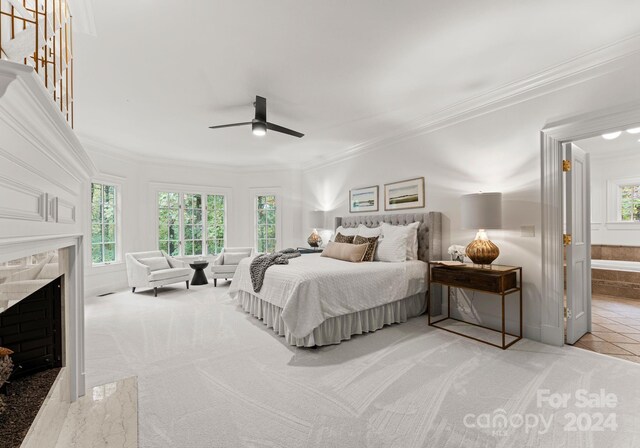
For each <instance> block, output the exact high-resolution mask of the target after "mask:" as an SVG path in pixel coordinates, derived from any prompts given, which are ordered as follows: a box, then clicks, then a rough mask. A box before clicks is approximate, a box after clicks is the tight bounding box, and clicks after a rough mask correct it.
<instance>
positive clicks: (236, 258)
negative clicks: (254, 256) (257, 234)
mask: <svg viewBox="0 0 640 448" xmlns="http://www.w3.org/2000/svg"><path fill="white" fill-rule="evenodd" d="M248 256H249V255H248V254H247V253H246V252H225V253H224V258H223V261H222V262H223V263H224V264H231V265H233V264H239V263H240V261H242V260H244V259H245V258H247V257H248Z"/></svg>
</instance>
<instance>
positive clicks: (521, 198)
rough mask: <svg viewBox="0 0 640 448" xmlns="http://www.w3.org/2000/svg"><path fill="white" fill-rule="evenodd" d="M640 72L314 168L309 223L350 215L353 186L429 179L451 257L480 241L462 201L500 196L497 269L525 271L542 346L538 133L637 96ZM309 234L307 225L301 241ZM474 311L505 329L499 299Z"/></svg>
mask: <svg viewBox="0 0 640 448" xmlns="http://www.w3.org/2000/svg"><path fill="white" fill-rule="evenodd" d="M637 71H638V70H637V69H625V70H624V71H617V72H610V73H608V74H606V75H604V76H602V77H599V78H595V79H590V80H588V81H585V82H583V83H577V84H576V85H572V86H568V87H566V88H563V89H560V90H558V91H553V92H551V93H547V94H545V95H541V96H539V97H535V98H534V99H530V100H528V101H525V102H518V100H517V98H514V99H513V101H512V102H513V103H515V104H513V105H511V106H509V107H507V108H503V109H501V110H496V111H494V112H492V113H488V114H486V115H483V116H480V117H477V118H473V119H470V120H467V121H462V122H459V123H455V124H452V125H450V126H448V127H444V128H440V129H436V130H434V131H432V132H429V133H425V134H422V135H418V136H414V137H407V138H404V139H398V141H397V142H396V143H394V144H389V145H385V146H380V147H377V148H375V149H373V150H371V151H368V152H366V153H363V154H361V155H357V156H355V157H353V158H350V159H347V160H343V161H340V162H337V163H333V164H331V165H328V166H324V167H320V168H314V169H309V170H307V171H305V173H304V176H303V198H305V200H304V201H303V215H302V216H303V218H306V217H307V216H308V213H307V212H308V211H309V210H314V209H323V210H327V211H328V214H329V215H330V218H333V217H334V216H341V215H346V214H348V203H347V199H348V192H349V189H350V188H354V187H360V186H369V185H376V184H378V185H380V186H381V191H382V186H383V184H384V183H387V182H393V181H398V180H403V179H409V178H413V177H417V176H424V177H425V179H426V209H425V210H427V211H429V210H434V211H441V212H443V213H444V216H445V222H444V231H445V235H444V249H445V250H446V248H447V247H448V245H449V244H467V243H468V242H469V241H471V240H472V239H473V237H474V233H475V232H474V231H473V230H463V229H461V228H460V201H459V198H460V196H461V195H463V194H467V193H474V192H478V191H501V192H502V193H503V201H504V202H503V225H504V229H503V230H501V231H492V232H490V237H491V239H492V240H493V241H494V242H495V243H496V244H497V245H498V247H499V248H500V251H501V255H500V257H499V258H498V259H497V261H496V262H497V263H501V264H510V265H519V266H523V273H524V302H525V303H524V321H525V322H524V326H525V336H526V337H529V338H533V339H540V325H541V313H542V310H543V308H544V306H545V305H546V303H545V298H544V297H541V284H542V278H541V277H542V273H541V238H540V230H541V229H540V225H541V187H540V185H541V183H540V177H541V160H540V130H541V129H543V128H544V126H545V124H547V123H551V122H555V121H557V120H560V119H564V118H567V117H572V116H576V115H580V114H583V113H586V112H589V111H593V110H596V109H604V108H607V107H610V106H613V105H616V104H621V103H624V102H627V101H630V100H633V99H637V98H638V97H640V89H638V87H640V86H639V83H638V79H639V78H638V75H637ZM381 200H382V194H381ZM381 210H382V208H381ZM418 211H419V210H418ZM380 213H384V212H382V211H381V212H380ZM399 213H402V211H400V212H399ZM522 226H534V227H535V236H534V237H525V236H521V230H522V229H521V227H522ZM307 227H308V222H307V221H305V222H304V228H303V234H302V235H301V238H302V237H304V236H306V234H307V233H308V228H307ZM472 297H473V296H472ZM471 305H472V306H471V307H468V308H467V310H468V313H466V314H468V316H467V318H469V319H475V320H478V321H483V322H485V323H488V324H490V325H497V324H498V322H499V306H498V305H499V301H498V300H497V299H496V298H495V296H493V297H492V296H482V297H480V296H478V297H476V298H475V299H474V300H473V301H472V303H471ZM507 309H508V310H509V312H508V326H509V327H510V328H512V329H514V328H515V325H516V324H515V322H516V319H517V314H516V313H517V306H516V301H515V298H514V299H511V300H509V301H508V304H507Z"/></svg>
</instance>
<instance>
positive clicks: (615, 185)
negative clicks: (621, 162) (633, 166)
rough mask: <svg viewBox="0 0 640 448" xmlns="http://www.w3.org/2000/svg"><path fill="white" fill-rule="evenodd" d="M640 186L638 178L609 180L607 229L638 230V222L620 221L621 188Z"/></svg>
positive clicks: (639, 224)
mask: <svg viewBox="0 0 640 448" xmlns="http://www.w3.org/2000/svg"><path fill="white" fill-rule="evenodd" d="M628 185H640V177H626V178H618V179H609V180H608V181H607V227H608V228H640V221H623V220H622V187H625V186H628Z"/></svg>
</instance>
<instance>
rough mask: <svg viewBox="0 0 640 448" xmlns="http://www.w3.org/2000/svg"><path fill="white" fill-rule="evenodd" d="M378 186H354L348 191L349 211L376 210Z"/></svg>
mask: <svg viewBox="0 0 640 448" xmlns="http://www.w3.org/2000/svg"><path fill="white" fill-rule="evenodd" d="M378 192H379V190H378V186H377V185H375V186H373V187H364V188H354V189H353V190H350V191H349V213H362V212H377V211H378V208H379V207H378Z"/></svg>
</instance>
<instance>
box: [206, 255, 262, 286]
mask: <svg viewBox="0 0 640 448" xmlns="http://www.w3.org/2000/svg"><path fill="white" fill-rule="evenodd" d="M251 256H253V247H225V248H224V249H222V252H220V254H219V255H218V257H217V258H216V259H215V260H213V264H212V265H211V274H212V277H213V286H218V279H219V278H223V279H225V280H226V279H229V278H233V274H235V273H236V269H237V268H238V263H240V260H242V259H243V258H247V257H251Z"/></svg>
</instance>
